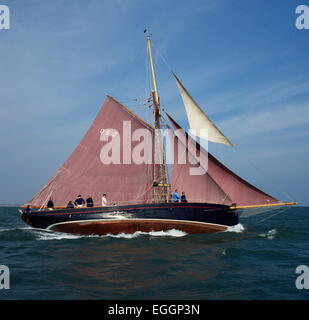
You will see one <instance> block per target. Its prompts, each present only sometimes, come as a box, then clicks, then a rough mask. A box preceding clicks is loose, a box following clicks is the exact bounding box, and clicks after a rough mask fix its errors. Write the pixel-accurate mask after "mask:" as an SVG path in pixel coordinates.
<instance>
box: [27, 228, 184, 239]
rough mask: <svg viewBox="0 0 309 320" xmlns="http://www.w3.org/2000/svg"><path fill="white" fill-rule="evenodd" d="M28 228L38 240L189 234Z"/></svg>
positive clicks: (127, 237) (179, 232)
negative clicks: (90, 232)
mask: <svg viewBox="0 0 309 320" xmlns="http://www.w3.org/2000/svg"><path fill="white" fill-rule="evenodd" d="M27 229H28V230H30V231H31V232H33V234H34V235H35V238H36V239H37V240H75V239H81V238H94V237H111V238H124V239H134V238H137V237H139V236H141V235H149V236H153V237H183V236H185V235H187V233H185V232H183V231H180V230H176V229H171V230H167V231H151V232H142V231H136V232H134V233H132V234H129V233H119V234H107V235H105V236H99V235H74V234H70V233H64V232H54V231H49V230H43V229H33V228H27Z"/></svg>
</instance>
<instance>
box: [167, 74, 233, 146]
mask: <svg viewBox="0 0 309 320" xmlns="http://www.w3.org/2000/svg"><path fill="white" fill-rule="evenodd" d="M173 75H174V77H175V79H176V84H177V86H178V89H179V92H180V94H181V97H182V101H183V104H184V105H185V109H186V112H187V117H188V121H189V125H190V129H191V130H194V131H195V132H194V134H195V135H196V136H198V137H200V138H202V139H205V140H208V141H212V142H216V143H222V144H226V145H228V146H232V145H233V144H232V142H231V141H230V140H229V139H228V138H227V137H226V136H225V135H224V134H223V133H222V132H221V131H220V130H219V129H218V128H217V127H216V126H215V124H214V123H213V122H212V121H211V120H210V119H209V118H208V117H207V115H206V114H205V113H204V111H203V110H202V109H201V108H200V106H199V105H198V104H197V103H196V102H195V101H194V99H193V98H192V97H191V96H190V94H189V92H188V91H187V90H186V88H185V87H184V86H183V84H182V83H181V82H180V80H179V79H178V78H177V76H176V75H175V74H173ZM205 129H206V132H205ZM207 133H208V134H207Z"/></svg>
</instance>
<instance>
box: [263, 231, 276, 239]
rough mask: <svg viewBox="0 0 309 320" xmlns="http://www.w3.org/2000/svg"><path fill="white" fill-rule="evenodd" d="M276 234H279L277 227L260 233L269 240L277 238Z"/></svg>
mask: <svg viewBox="0 0 309 320" xmlns="http://www.w3.org/2000/svg"><path fill="white" fill-rule="evenodd" d="M276 235H277V230H276V229H271V230H269V231H267V232H266V233H262V234H259V236H260V237H264V238H267V239H269V240H273V239H275V237H276Z"/></svg>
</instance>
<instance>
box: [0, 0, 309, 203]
mask: <svg viewBox="0 0 309 320" xmlns="http://www.w3.org/2000/svg"><path fill="white" fill-rule="evenodd" d="M1 4H6V5H8V6H9V8H10V11H11V29H10V30H0V121H1V126H0V146H1V159H0V162H1V166H0V177H1V180H0V203H24V202H26V201H27V200H29V199H31V198H32V196H33V195H34V194H35V193H36V192H37V191H38V190H40V188H41V187H42V186H43V185H44V184H45V183H46V182H47V181H48V180H49V178H50V177H51V176H52V175H53V174H54V172H55V171H56V170H57V168H58V167H59V166H60V165H61V164H62V163H63V162H64V161H65V159H66V158H67V157H68V156H69V155H70V153H71V152H72V151H73V149H74V148H75V146H76V145H77V143H78V142H79V141H80V139H81V138H82V136H83V135H84V133H85V132H86V130H87V128H88V127H89V126H90V124H91V122H92V121H93V119H94V117H95V115H96V113H97V112H98V110H99V108H100V106H101V105H102V102H103V100H104V98H105V95H106V94H111V95H113V96H114V97H115V98H118V99H119V100H120V101H121V102H123V103H124V104H126V105H127V106H129V107H131V108H132V110H133V111H134V112H137V113H140V114H143V113H144V111H143V108H142V107H141V106H138V105H137V104H136V103H134V102H132V101H131V100H130V99H134V98H139V99H144V98H145V97H147V96H148V94H149V90H148V89H149V81H148V80H147V67H146V63H145V62H146V42H145V37H144V33H143V30H144V28H146V27H147V28H148V29H149V30H150V31H151V33H152V35H153V45H154V55H155V64H156V72H157V77H158V79H157V80H158V87H159V93H160V97H161V104H162V106H163V107H164V108H165V109H166V110H168V111H169V113H170V114H172V115H173V116H174V118H175V119H176V120H177V121H178V122H179V123H180V124H182V125H183V126H184V127H187V121H186V116H185V114H184V109H183V107H182V103H181V98H180V97H179V94H178V92H177V88H176V85H175V82H174V80H173V78H172V76H171V74H170V70H169V69H170V68H172V69H173V70H174V71H175V72H176V74H177V75H178V76H179V77H180V79H181V80H182V82H183V84H184V85H185V86H186V88H187V89H188V91H189V92H190V93H191V95H192V96H194V98H195V100H196V101H198V102H199V104H200V105H201V107H202V108H203V109H204V111H205V112H206V113H207V114H208V115H209V117H210V118H211V119H212V120H214V122H215V123H216V124H217V126H218V127H219V128H220V129H221V130H222V131H223V132H224V133H225V134H226V135H227V136H228V137H229V138H230V139H231V140H232V142H233V143H234V144H235V148H229V147H226V146H220V145H215V144H211V143H210V144H209V150H210V152H212V153H213V154H214V155H215V156H217V157H218V158H219V159H220V160H221V161H223V162H224V163H225V164H226V165H227V166H229V167H230V168H231V169H233V170H234V171H235V172H237V173H238V174H240V175H241V176H242V177H244V178H245V179H247V180H249V181H250V182H252V183H253V184H255V185H257V186H258V187H260V188H262V189H263V190H265V191H266V192H268V193H270V194H272V195H273V196H276V197H278V198H280V199H283V200H287V201H288V200H292V199H293V200H296V201H298V202H299V203H300V204H302V205H309V197H308V181H309V169H308V163H309V150H308V145H309V143H308V138H309V126H308V124H309V62H308V60H309V59H308V56H309V30H298V29H297V28H296V27H295V20H296V17H297V15H296V14H295V9H296V7H297V5H299V4H306V5H308V6H309V1H308V0H299V1H296V0H285V1H280V0H267V1H266V0H252V1H247V0H201V1H200V0H192V1H183V0H178V1H175V0H173V1H172V0H165V1H162V0H157V1H146V0H143V1H142V0H127V1H125V0H88V1H80V0H51V1H40V0H23V1H20V0H2V1H1ZM161 57H164V60H163V59H162V58H161ZM147 117H149V115H148V116H147V115H146V119H147Z"/></svg>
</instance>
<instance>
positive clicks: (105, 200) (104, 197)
mask: <svg viewBox="0 0 309 320" xmlns="http://www.w3.org/2000/svg"><path fill="white" fill-rule="evenodd" d="M106 206H107V198H106V194H105V193H104V194H103V196H102V207H106Z"/></svg>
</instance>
